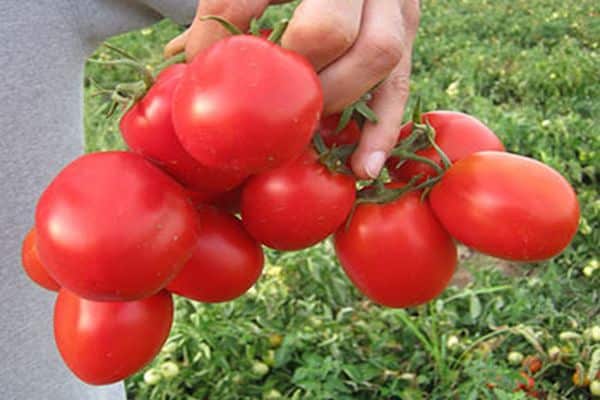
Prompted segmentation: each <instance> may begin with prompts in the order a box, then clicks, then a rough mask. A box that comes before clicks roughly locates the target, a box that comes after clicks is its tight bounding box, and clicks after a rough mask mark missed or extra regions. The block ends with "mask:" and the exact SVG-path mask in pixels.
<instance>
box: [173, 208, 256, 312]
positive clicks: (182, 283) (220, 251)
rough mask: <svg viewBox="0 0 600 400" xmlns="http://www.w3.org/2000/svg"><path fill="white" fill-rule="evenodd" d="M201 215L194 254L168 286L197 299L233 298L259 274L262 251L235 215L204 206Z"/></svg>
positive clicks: (178, 292) (213, 301) (220, 299)
mask: <svg viewBox="0 0 600 400" xmlns="http://www.w3.org/2000/svg"><path fill="white" fill-rule="evenodd" d="M198 216H199V230H198V232H199V237H198V241H197V243H196V248H195V249H194V254H193V255H192V258H191V259H190V260H189V261H188V262H187V263H186V264H185V266H184V267H183V269H182V270H181V272H180V273H179V274H178V275H177V277H175V279H174V280H173V281H171V283H170V284H169V285H168V286H167V289H168V290H169V291H171V292H173V293H176V294H178V295H180V296H184V297H187V298H189V299H192V300H196V301H203V302H208V303H215V302H221V301H229V300H233V299H235V298H237V297H239V296H241V295H242V294H244V293H245V292H246V291H247V290H248V289H250V287H252V285H254V283H255V282H256V281H257V280H258V278H259V277H260V274H261V272H262V269H263V264H264V255H263V251H262V249H261V247H260V245H259V244H258V243H257V242H256V241H255V240H254V239H253V238H252V237H251V236H250V235H249V234H248V233H247V232H246V231H245V230H244V227H243V225H242V223H241V222H240V221H239V220H238V219H237V218H236V217H234V216H233V215H230V214H228V213H227V212H225V211H222V210H219V209H217V208H214V207H208V206H204V207H200V208H199V209H198Z"/></svg>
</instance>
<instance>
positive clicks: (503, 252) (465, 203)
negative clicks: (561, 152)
mask: <svg viewBox="0 0 600 400" xmlns="http://www.w3.org/2000/svg"><path fill="white" fill-rule="evenodd" d="M430 201H431V206H432V208H433V211H434V212H435V214H436V216H437V217H438V219H439V220H440V222H441V223H442V225H443V226H444V228H446V229H447V230H448V232H450V234H451V235H452V236H454V237H455V238H456V239H458V240H459V241H461V242H463V243H464V244H465V245H467V246H470V247H472V248H474V249H476V250H478V251H480V252H482V253H486V254H489V255H492V256H495V257H499V258H504V259H507V260H515V261H540V260H545V259H548V258H551V257H553V256H555V255H557V254H559V253H560V252H561V251H562V250H563V249H564V248H565V247H566V246H567V245H568V244H569V243H570V242H571V239H573V236H574V235H575V233H576V231H577V225H578V222H579V205H578V203H577V197H576V195H575V192H574V191H573V188H571V186H570V185H569V183H568V182H567V181H566V180H565V178H563V177H562V176H561V175H560V174H559V173H558V172H556V171H555V170H553V169H552V168H550V167H548V166H547V165H544V164H542V163H541V162H539V161H536V160H533V159H531V158H527V157H522V156H518V155H514V154H508V153H501V152H480V153H475V154H472V155H470V156H469V157H467V158H465V159H463V160H461V161H459V162H457V163H456V164H454V165H453V166H452V168H450V169H449V170H448V171H447V172H446V174H445V175H444V177H443V178H442V180H441V182H440V183H438V184H437V185H436V186H434V188H433V190H432V191H431V196H430Z"/></svg>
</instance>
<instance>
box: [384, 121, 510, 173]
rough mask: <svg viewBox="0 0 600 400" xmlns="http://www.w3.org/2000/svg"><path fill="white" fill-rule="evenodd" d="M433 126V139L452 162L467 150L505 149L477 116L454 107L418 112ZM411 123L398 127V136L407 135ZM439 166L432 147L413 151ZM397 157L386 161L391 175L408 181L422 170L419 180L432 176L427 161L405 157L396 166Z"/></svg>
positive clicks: (461, 156) (469, 151) (438, 159)
mask: <svg viewBox="0 0 600 400" xmlns="http://www.w3.org/2000/svg"><path fill="white" fill-rule="evenodd" d="M425 121H429V124H430V125H431V126H432V127H433V128H434V129H435V143H436V144H437V145H438V146H439V147H440V148H441V149H442V150H443V151H444V153H445V154H446V155H447V156H448V158H449V159H450V161H451V162H452V163H454V162H456V161H458V160H462V159H463V158H465V157H467V156H468V155H469V154H472V153H475V152H478V151H484V150H495V151H504V145H503V144H502V142H501V141H500V139H498V137H497V136H496V135H495V134H494V132H492V131H491V129H490V128H488V127H487V126H485V125H484V124H483V123H482V122H481V121H479V120H478V119H476V118H474V117H472V116H470V115H467V114H463V113H460V112H456V111H430V112H426V113H423V114H422V115H421V122H423V123H425ZM412 129H413V123H412V122H409V123H407V124H406V125H404V126H403V127H402V128H401V129H400V136H399V140H402V139H406V138H407V137H408V136H410V134H411V133H412ZM416 154H417V155H419V156H421V157H425V158H428V159H430V160H432V161H434V162H436V163H437V164H438V165H440V166H442V165H443V164H442V161H441V158H440V156H439V155H438V153H437V152H436V151H435V149H433V148H432V147H428V148H426V149H423V150H420V151H418V152H417V153H416ZM398 161H399V159H398V158H397V157H390V158H389V159H388V161H387V163H386V166H387V167H388V170H389V173H390V176H391V177H392V178H393V179H394V180H398V181H409V180H410V179H411V178H412V177H413V176H416V175H419V174H422V178H421V181H424V180H425V179H427V178H428V177H431V176H435V175H436V172H435V170H434V169H433V168H431V167H430V166H429V165H427V164H424V163H422V162H418V161H412V160H407V161H406V162H404V163H403V164H401V165H400V166H399V167H396V166H397V165H398Z"/></svg>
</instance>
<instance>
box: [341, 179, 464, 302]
mask: <svg viewBox="0 0 600 400" xmlns="http://www.w3.org/2000/svg"><path fill="white" fill-rule="evenodd" d="M388 187H399V186H397V185H392V186H388ZM334 239H335V251H336V254H337V256H338V258H339V260H340V263H341V265H342V267H343V268H344V271H345V272H346V274H347V275H348V277H349V278H350V280H351V281H352V283H354V285H355V286H356V287H357V288H358V289H359V290H360V291H361V292H362V293H363V294H364V295H365V296H367V297H369V298H370V299H371V300H373V301H375V302H377V303H379V304H382V305H384V306H388V307H413V306H416V305H419V304H423V303H426V302H428V301H430V300H432V299H433V298H435V297H436V296H438V295H439V294H440V293H441V292H442V291H443V290H444V288H446V286H447V285H448V282H449V281H450V278H451V277H452V274H453V273H454V269H455V267H456V246H455V245H454V243H453V241H452V238H451V237H450V235H448V233H447V232H446V231H445V230H444V229H443V228H442V226H441V225H440V223H439V222H438V221H437V220H436V218H435V216H434V215H433V213H432V212H431V210H430V208H429V206H428V205H427V203H424V202H422V201H421V199H420V193H418V192H410V193H407V194H405V195H403V196H402V197H400V198H399V199H397V200H395V201H392V202H390V203H386V204H374V203H363V204H360V205H359V206H358V207H357V208H356V210H355V212H354V215H353V216H352V219H351V220H350V224H349V225H348V226H347V227H346V226H342V227H340V228H339V229H338V231H337V232H336V234H335V236H334Z"/></svg>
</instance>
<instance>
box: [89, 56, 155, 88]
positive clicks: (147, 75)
mask: <svg viewBox="0 0 600 400" xmlns="http://www.w3.org/2000/svg"><path fill="white" fill-rule="evenodd" d="M88 61H90V62H93V63H96V64H102V65H117V66H118V65H125V66H128V67H132V68H134V69H135V70H136V71H137V72H139V73H140V75H142V79H143V80H144V84H145V85H146V87H147V88H149V87H151V86H152V85H153V84H154V76H153V75H152V71H150V69H148V68H146V67H145V66H143V65H142V64H140V63H139V62H137V61H133V60H129V59H123V60H110V61H100V60H94V59H90V60H88Z"/></svg>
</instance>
